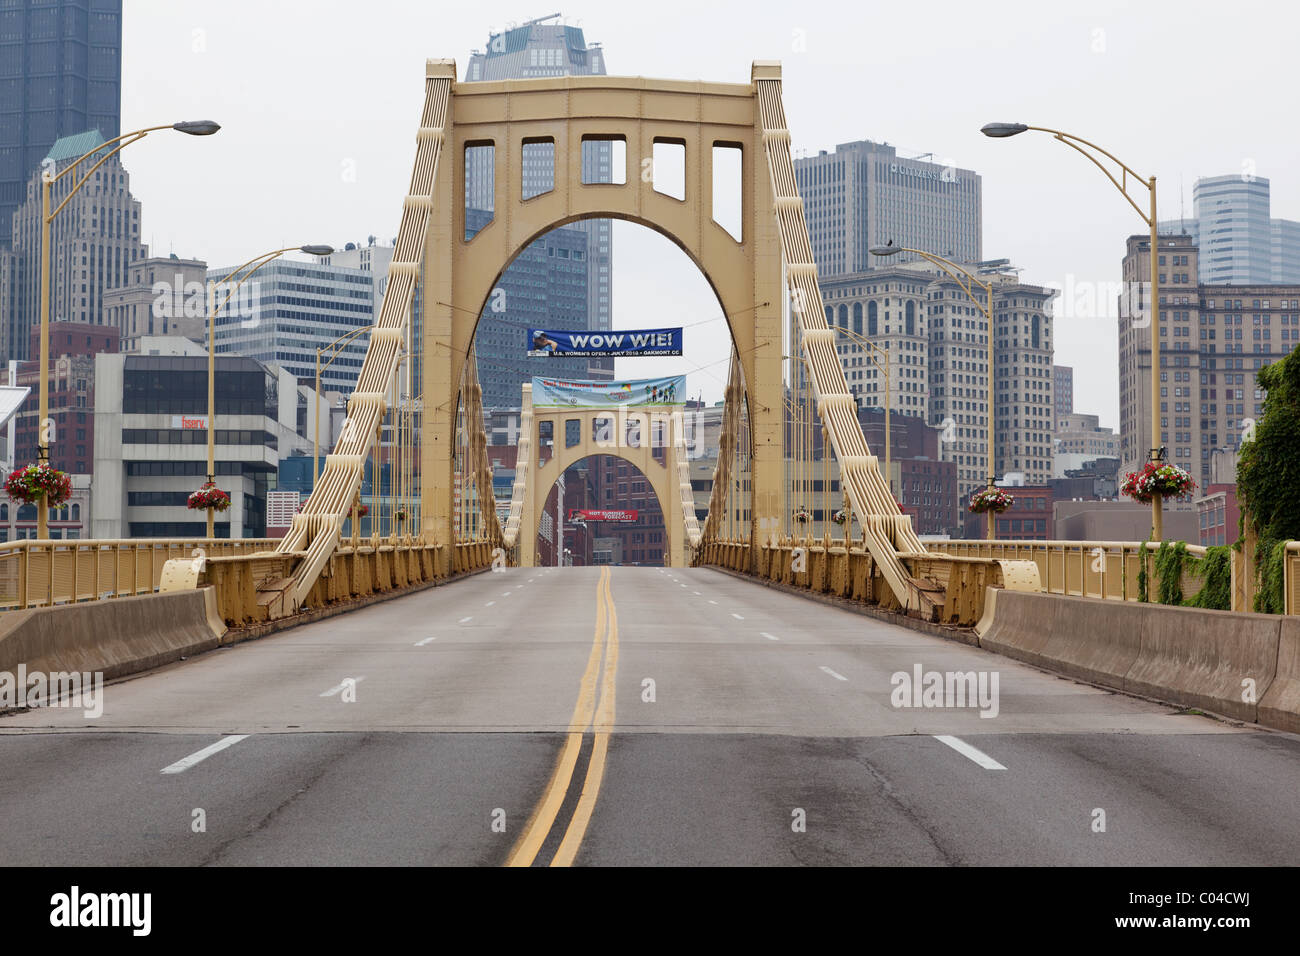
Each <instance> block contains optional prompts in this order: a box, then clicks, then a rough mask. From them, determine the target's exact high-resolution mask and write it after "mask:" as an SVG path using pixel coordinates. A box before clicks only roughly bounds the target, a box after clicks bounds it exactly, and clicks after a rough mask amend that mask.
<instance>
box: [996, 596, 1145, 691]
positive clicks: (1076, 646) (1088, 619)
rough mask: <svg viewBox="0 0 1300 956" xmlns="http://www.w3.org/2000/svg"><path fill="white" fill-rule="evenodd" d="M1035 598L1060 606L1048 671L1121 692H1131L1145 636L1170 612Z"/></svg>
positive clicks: (1111, 603)
mask: <svg viewBox="0 0 1300 956" xmlns="http://www.w3.org/2000/svg"><path fill="white" fill-rule="evenodd" d="M1016 596H1017V597H1019V596H1020V595H1019V594H1017V595H1016ZM1030 596H1031V597H1034V598H1041V599H1045V600H1048V601H1054V602H1056V603H1057V611H1056V617H1055V618H1054V620H1053V628H1052V633H1051V635H1050V636H1049V637H1048V639H1047V643H1046V645H1045V646H1044V647H1043V658H1044V660H1045V661H1047V662H1048V663H1047V664H1046V665H1045V666H1048V667H1050V668H1051V669H1052V670H1054V671H1057V672H1058V673H1061V674H1064V675H1065V676H1066V677H1073V678H1075V679H1076V680H1084V681H1088V682H1089V683H1092V684H1101V685H1102V686H1104V687H1114V688H1116V689H1117V690H1124V689H1126V688H1125V682H1126V681H1127V679H1128V676H1127V675H1128V673H1129V671H1130V670H1131V669H1132V667H1133V665H1134V664H1135V663H1136V662H1137V660H1138V658H1139V656H1140V654H1141V650H1142V641H1143V635H1144V634H1145V633H1146V631H1147V629H1148V628H1150V627H1151V626H1152V622H1153V620H1154V619H1155V618H1156V617H1157V616H1158V615H1159V612H1160V611H1162V610H1169V608H1164V607H1161V606H1159V605H1151V604H1122V603H1120V602H1118V601H1106V600H1102V599H1100V598H1082V597H1064V596H1060V597H1058V596H1054V595H1047V594H1033V595H1030ZM1152 696H1159V695H1157V694H1153V695H1152Z"/></svg>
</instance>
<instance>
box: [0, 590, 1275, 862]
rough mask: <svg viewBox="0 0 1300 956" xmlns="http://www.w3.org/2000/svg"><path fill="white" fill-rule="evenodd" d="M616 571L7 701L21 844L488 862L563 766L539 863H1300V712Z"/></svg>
mask: <svg viewBox="0 0 1300 956" xmlns="http://www.w3.org/2000/svg"><path fill="white" fill-rule="evenodd" d="M602 577H603V573H602V572H601V571H600V570H599V569H595V568H591V569H565V570H562V571H561V570H545V569H513V570H507V571H504V572H501V573H489V574H482V575H478V576H476V577H474V578H470V579H467V580H465V581H462V582H459V583H457V584H455V585H453V586H451V587H447V588H439V589H437V590H436V591H429V592H422V593H418V594H413V595H410V596H406V597H402V598H398V599H396V600H393V601H390V602H387V603H385V604H381V605H376V606H374V607H372V608H369V609H366V610H363V611H359V612H356V613H355V614H349V615H344V616H341V617H336V618H331V619H328V620H325V621H321V622H318V623H315V624H311V625H306V626H303V627H299V628H295V629H292V630H289V631H287V632H284V633H282V634H279V635H275V636H273V637H269V638H265V639H263V640H259V641H256V642H251V643H248V644H243V645H238V646H235V647H232V648H228V649H223V650H219V651H215V652H212V653H209V654H206V655H203V656H201V657H199V658H197V659H194V660H191V661H187V662H184V663H181V664H178V665H175V666H173V667H170V668H167V669H165V670H162V671H158V672H154V673H151V674H148V675H144V676H140V677H136V678H134V679H130V680H126V681H123V682H119V683H115V684H112V685H110V686H108V687H107V688H106V690H105V709H104V713H103V716H102V717H100V718H98V719H87V718H86V717H85V716H84V715H83V713H82V711H81V710H72V709H64V708H49V709H39V710H32V711H28V712H26V713H18V714H11V715H8V716H5V717H3V718H0V757H2V758H3V759H4V763H5V766H6V767H8V768H9V771H8V772H7V780H8V785H7V786H6V787H5V788H3V791H2V792H0V813H3V814H4V815H5V819H6V820H7V821H8V822H9V823H8V825H7V826H6V827H5V828H4V830H3V832H2V833H0V856H2V857H3V858H4V859H5V860H7V861H9V862H10V863H13V864H21V863H43V864H51V863H76V864H78V865H85V864H92V863H93V864H125V863H144V862H150V863H155V864H169V863H177V864H194V863H201V862H206V863H222V864H239V863H245V864H247V863H306V864H341V863H487V864H494V863H501V862H504V861H505V860H506V859H507V857H508V856H509V855H510V853H511V851H512V848H516V846H517V844H518V843H520V842H523V841H522V840H521V837H522V836H523V834H522V831H523V829H524V825H525V822H526V821H528V819H529V818H530V815H532V814H533V812H534V809H535V808H536V807H537V806H538V805H539V804H542V803H544V802H545V797H546V796H547V795H548V793H549V794H551V796H552V797H553V799H554V801H555V809H556V811H557V812H556V813H555V819H554V824H553V825H552V826H550V827H548V828H546V829H545V830H544V832H538V833H536V834H535V835H534V843H535V844H536V845H535V847H534V848H533V849H534V850H535V852H536V855H535V859H536V861H538V862H546V861H548V860H550V859H551V858H552V857H554V856H555V855H556V854H557V853H559V854H561V855H562V854H563V852H564V849H563V847H564V843H563V842H562V840H561V837H563V836H565V835H568V836H569V837H570V839H569V844H570V849H573V850H576V853H575V854H574V856H573V859H574V861H575V862H577V863H647V862H655V863H683V864H685V863H791V862H805V863H856V864H862V863H880V864H899V863H922V864H943V863H968V864H976V863H988V864H1011V863H1015V864H1020V863H1044V864H1060V863H1072V864H1074V863H1077V864H1150V863H1169V864H1195V865H1210V864H1232V863H1235V864H1255V865H1257V864H1261V863H1275V864H1282V863H1291V862H1294V861H1293V859H1292V851H1291V849H1290V848H1293V847H1294V846H1296V845H1300V815H1297V814H1296V812H1295V808H1294V801H1293V800H1292V799H1291V797H1290V794H1293V793H1294V792H1296V789H1297V786H1300V760H1298V759H1297V758H1300V739H1298V738H1296V737H1293V736H1288V735H1284V734H1276V733H1269V732H1260V731H1254V730H1246V729H1241V728H1238V727H1234V726H1230V725H1228V724H1225V723H1222V722H1219V721H1215V720H1211V719H1208V718H1205V717H1200V716H1195V715H1189V714H1178V713H1175V712H1174V709H1173V708H1169V707H1162V706H1159V705H1156V704H1152V703H1148V702H1144V701H1140V700H1136V699H1133V698H1129V697H1124V696H1121V695H1116V694H1111V693H1106V692H1103V691H1099V690H1096V689H1094V688H1091V687H1087V686H1084V685H1080V684H1076V683H1073V682H1071V681H1067V680H1062V679H1059V678H1056V677H1054V676H1051V675H1048V674H1045V673H1043V672H1041V671H1038V670H1035V669H1033V668H1030V667H1026V666H1023V665H1020V664H1017V663H1015V662H1012V661H1010V660H1007V659H1005V658H1001V657H998V656H997V655H994V654H991V653H989V652H987V651H983V650H980V649H978V648H973V647H968V646H964V645H960V644H956V643H952V642H948V641H945V640H942V639H939V638H935V637H931V636H928V635H924V634H920V633H917V632H915V631H912V630H908V629H904V628H900V627H897V626H894V625H890V624H884V623H880V622H877V621H875V620H872V619H868V618H864V617H862V616H859V615H856V614H852V613H850V612H848V611H844V610H841V609H838V608H834V607H829V606H825V605H822V604H818V603H814V602H809V601H804V600H801V599H799V598H796V597H792V596H790V595H786V594H782V593H780V592H778V591H774V590H771V589H768V588H764V587H762V586H760V585H757V584H752V583H749V582H747V581H744V580H740V579H737V578H734V577H731V576H728V575H725V574H722V573H719V572H717V571H712V570H708V569H690V570H667V569H654V568H615V569H612V571H611V572H610V573H609V581H608V597H607V598H602V597H601V595H602V593H604V587H603V586H602V583H601V582H602ZM611 609H612V612H613V613H612V614H611ZM917 666H920V668H921V669H922V671H926V672H928V671H940V672H948V671H953V672H966V671H974V672H985V673H988V674H993V673H996V674H997V675H998V677H999V694H998V698H997V704H998V713H997V716H996V717H991V718H983V717H981V716H980V715H979V713H980V712H979V708H978V707H966V708H933V707H911V708H901V707H894V706H892V704H891V692H892V691H893V690H894V686H895V683H896V681H895V679H894V675H895V674H898V673H902V674H907V675H911V674H912V673H913V671H914V669H915V668H916V667H917ZM584 675H585V676H586V678H587V680H586V682H585V684H584V680H583V678H584ZM349 678H351V679H353V680H354V681H355V682H356V683H355V684H354V685H352V687H350V688H349V687H347V686H346V683H347V679H349ZM647 680H650V681H653V682H654V683H653V691H654V693H653V701H650V700H648V699H647V698H648V697H650V696H651V695H650V693H649V690H650V685H648V684H646V681H647ZM611 690H612V691H613V692H614V694H615V696H614V697H613V698H611V697H610V696H609V695H610V692H611ZM352 696H355V701H352V700H350V699H349V698H350V697H352ZM985 709H986V710H987V709H988V708H985ZM575 715H576V719H575ZM593 720H594V723H595V730H596V732H594V733H593V732H592V731H591V730H590V729H587V728H588V726H589V724H590V723H591V722H592V721H593ZM574 727H576V729H577V730H586V732H585V733H582V734H580V735H579V734H577V733H576V732H575V734H574V737H573V741H574V749H573V751H572V753H571V754H570V756H571V757H572V758H573V760H572V763H571V765H570V766H569V772H568V773H567V775H565V774H563V773H562V774H560V775H559V778H558V779H559V781H560V782H559V784H558V785H556V786H555V787H553V788H549V789H548V783H549V782H550V781H552V779H553V778H552V771H553V770H554V768H555V767H556V766H557V761H559V764H560V766H561V769H564V767H565V762H564V761H563V760H562V759H561V758H562V757H563V755H564V754H565V745H566V741H567V740H568V739H569V738H568V737H566V734H565V731H566V730H569V729H571V728H574ZM244 734H246V735H249V736H247V737H245V738H244V739H241V740H237V741H235V742H234V743H232V744H231V745H229V746H227V747H226V748H225V749H222V750H220V751H219V752H215V753H212V754H211V755H210V756H207V757H205V758H204V759H202V760H199V761H198V762H195V763H193V765H190V766H185V767H184V769H182V770H180V771H179V772H174V773H168V774H164V773H160V771H162V770H163V769H164V768H167V767H173V766H175V765H176V764H177V763H178V762H183V761H184V759H185V758H187V757H190V756H191V755H194V754H197V753H198V752H200V751H202V750H203V749H204V748H207V747H209V746H210V745H212V744H214V743H216V742H217V741H218V740H220V739H222V737H223V736H224V735H244ZM938 736H945V737H954V738H956V739H955V740H953V741H949V742H945V741H941V740H939V739H937V737H938ZM963 745H964V747H963ZM970 748H974V750H975V753H974V754H972V753H971V750H970ZM981 758H987V759H986V760H985V762H986V763H987V762H988V761H992V762H996V763H997V764H999V765H1000V766H1001V767H1002V768H1004V769H986V766H984V765H982V764H981V763H980V762H977V761H979V760H980V759H981ZM593 775H594V776H595V777H597V778H599V779H598V783H599V789H598V796H597V798H596V799H595V801H594V802H591V803H589V804H588V805H586V806H585V808H584V806H583V805H582V802H581V801H579V799H578V793H579V792H580V791H581V790H582V788H583V785H584V783H586V784H590V783H591V782H592V779H593ZM92 780H93V781H94V786H79V785H73V784H76V783H78V782H79V781H80V782H85V781H92ZM194 807H202V808H204V809H205V811H206V814H207V827H208V828H207V832H206V833H193V832H191V830H190V827H189V820H190V816H191V813H192V810H193V808H194ZM1242 807H1250V808H1251V812H1250V813H1242V812H1240V808H1242ZM1095 808H1103V809H1105V811H1106V813H1107V815H1108V817H1109V820H1110V835H1106V834H1096V833H1093V832H1092V829H1091V824H1092V822H1093V816H1092V814H1093V811H1094V809H1095ZM796 810H802V811H804V813H805V814H806V819H807V827H806V832H796V831H795V830H794V829H792V826H791V823H792V819H797V817H792V814H794V813H795V811H796ZM498 811H503V812H504V821H505V832H504V833H500V832H494V831H493V829H492V824H493V821H494V820H495V819H497V818H498ZM164 834H176V835H175V836H166V835H164ZM56 835H57V839H55V838H54V837H55V836H56ZM578 837H581V839H578Z"/></svg>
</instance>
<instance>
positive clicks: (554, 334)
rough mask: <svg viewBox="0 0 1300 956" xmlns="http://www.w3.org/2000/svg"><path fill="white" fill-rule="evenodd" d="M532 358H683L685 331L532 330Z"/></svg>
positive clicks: (530, 342)
mask: <svg viewBox="0 0 1300 956" xmlns="http://www.w3.org/2000/svg"><path fill="white" fill-rule="evenodd" d="M525 347H526V348H527V350H528V355H529V356H530V357H532V358H548V357H550V356H552V355H554V356H562V355H572V356H583V355H586V356H596V355H600V356H605V357H606V358H618V357H620V356H635V355H681V354H682V330H681V329H680V328H677V329H637V330H635V331H626V332H589V331H586V330H583V331H578V330H576V329H569V330H568V331H565V330H562V329H529V330H528V341H527V342H526V343H525Z"/></svg>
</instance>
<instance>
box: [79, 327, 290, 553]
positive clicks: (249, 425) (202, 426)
mask: <svg viewBox="0 0 1300 956" xmlns="http://www.w3.org/2000/svg"><path fill="white" fill-rule="evenodd" d="M207 376H208V357H207V352H206V351H205V350H204V349H203V348H202V347H201V346H199V345H197V344H196V343H194V342H191V341H190V340H189V339H185V338H181V337H179V336H174V337H165V338H163V337H148V336H146V337H144V338H143V339H142V340H141V343H140V351H139V352H138V353H136V354H122V353H101V354H99V355H96V356H95V469H94V483H95V489H94V490H95V505H96V507H95V511H94V526H93V536H94V537H96V538H176V537H189V536H202V535H203V534H204V533H205V532H206V530H207V516H206V513H205V512H202V511H191V510H189V509H188V508H187V507H186V501H187V500H188V498H189V495H190V493H191V492H193V491H196V490H197V489H198V488H199V486H200V485H202V484H203V483H204V482H205V481H207V474H208V466H207V426H208V419H207V382H208V378H207ZM215 384H216V421H215V422H214V424H215V426H216V454H215V465H216V468H215V470H216V483H217V487H218V488H220V489H221V490H222V491H224V492H226V494H228V495H230V500H231V505H230V508H229V510H227V511H225V512H224V513H219V514H217V516H216V522H215V530H216V535H217V537H222V538H225V537H234V538H240V537H249V538H257V537H263V536H264V535H265V534H266V524H267V511H266V508H267V492H268V491H269V490H270V489H271V488H272V487H273V486H274V482H275V477H276V472H277V469H278V466H279V461H280V459H281V458H283V457H289V456H291V455H293V454H295V453H297V454H302V453H304V452H305V453H306V454H308V455H310V452H311V435H310V433H309V432H308V431H307V429H306V427H305V425H304V422H306V421H309V420H310V417H309V416H308V415H307V414H305V411H306V409H307V408H308V407H309V406H310V402H311V401H312V400H313V396H312V394H311V389H310V388H308V387H304V386H300V385H299V384H298V383H297V382H296V381H295V379H294V377H293V376H292V375H291V374H289V373H288V372H287V371H284V370H283V369H279V368H276V367H274V366H266V365H263V364H261V363H259V362H256V361H254V360H253V359H250V358H245V357H243V356H237V355H220V356H218V357H217V361H216V383H215Z"/></svg>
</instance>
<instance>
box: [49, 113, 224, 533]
mask: <svg viewBox="0 0 1300 956" xmlns="http://www.w3.org/2000/svg"><path fill="white" fill-rule="evenodd" d="M160 129H174V130H176V131H177V132H180V133H186V134H188V135H190V136H211V135H212V134H213V133H215V132H216V131H217V130H219V129H221V127H220V126H219V125H218V124H216V123H214V122H212V120H187V121H184V122H180V123H172V124H171V125H170V126H149V127H147V128H145V129H138V130H135V131H134V132H132V133H123V134H122V135H121V136H118V137H117V138H115V139H110V140H109V141H108V142H106V143H100V144H99V145H98V146H96V147H95V148H94V149H92V150H90V151H89V152H88V153H85V154H83V155H81V156H79V157H77V158H76V159H74V160H73V161H72V162H70V163H69V164H68V165H67V166H65V167H63V169H62V170H61V171H59V172H57V173H56V172H55V171H54V164H53V163H48V162H47V164H46V165H45V166H44V168H42V169H41V356H40V363H41V368H40V408H39V411H38V422H37V435H38V437H37V459H38V460H39V461H40V462H43V463H47V464H48V462H49V460H50V430H49V427H48V426H47V424H46V419H47V418H49V414H50V278H51V277H50V233H51V224H52V223H53V222H54V217H55V216H57V215H58V214H59V213H61V212H62V211H63V209H64V207H66V206H67V205H68V203H69V202H70V201H71V200H72V197H73V196H75V195H76V194H77V192H78V191H79V190H80V189H81V187H82V186H84V185H86V183H87V182H88V181H89V180H90V177H91V176H93V175H94V174H95V171H96V170H97V169H99V167H100V166H103V165H104V164H105V163H106V162H108V161H109V159H111V158H112V157H113V156H116V155H117V154H118V153H120V152H121V151H122V150H124V149H126V147H128V146H130V145H131V144H132V143H135V142H139V141H140V140H142V139H144V138H145V137H146V136H148V135H149V134H150V133H154V132H157V131H158V130H160ZM114 143H116V144H117V146H116V147H114V148H113V149H111V150H109V151H108V152H106V153H104V155H103V156H102V157H100V160H99V162H97V163H95V165H94V166H91V167H90V169H88V170H86V173H85V175H84V176H82V177H81V178H80V179H77V180H76V182H74V183H73V185H72V188H71V189H69V190H68V194H67V195H66V196H64V197H63V201H62V202H61V203H59V205H58V207H57V208H55V210H54V211H53V212H51V211H50V194H51V193H52V192H53V190H54V184H55V183H57V182H58V181H59V180H61V179H62V178H63V177H64V176H66V175H68V173H71V172H72V171H73V170H75V169H76V168H77V167H78V166H79V165H80V164H81V163H83V162H85V161H86V160H87V159H90V158H91V157H92V156H94V155H95V154H96V153H98V152H100V151H101V150H103V149H106V148H107V147H109V146H112V145H113V144H114ZM49 520H50V506H49V502H48V500H47V498H46V496H45V495H41V498H40V501H39V502H38V503H37V506H36V537H37V538H39V539H40V540H42V541H44V540H45V539H47V538H48V537H49V536H50V532H49Z"/></svg>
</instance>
